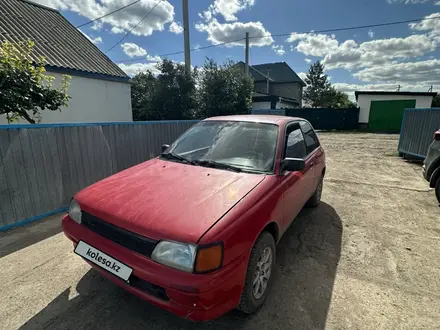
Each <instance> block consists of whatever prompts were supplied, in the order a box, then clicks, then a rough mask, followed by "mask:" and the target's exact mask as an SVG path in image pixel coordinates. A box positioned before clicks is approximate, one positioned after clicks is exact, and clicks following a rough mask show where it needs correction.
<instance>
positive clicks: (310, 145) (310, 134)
mask: <svg viewBox="0 0 440 330" xmlns="http://www.w3.org/2000/svg"><path fill="white" fill-rule="evenodd" d="M299 125H300V127H301V130H302V132H303V134H304V140H305V142H306V149H307V154H309V153H311V152H312V151H313V150H315V149H316V148H317V147H319V141H318V137H317V136H316V133H315V131H314V130H313V128H312V125H310V124H309V123H307V122H305V121H301V122H300V123H299Z"/></svg>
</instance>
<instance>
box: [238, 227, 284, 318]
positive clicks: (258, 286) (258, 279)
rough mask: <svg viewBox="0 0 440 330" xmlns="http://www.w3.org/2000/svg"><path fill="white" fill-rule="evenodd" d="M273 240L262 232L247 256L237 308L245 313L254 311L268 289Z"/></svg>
mask: <svg viewBox="0 0 440 330" xmlns="http://www.w3.org/2000/svg"><path fill="white" fill-rule="evenodd" d="M275 251H276V250H275V240H274V238H273V236H272V235H271V234H270V233H268V232H266V231H265V232H263V233H262V234H261V235H260V237H258V239H257V241H256V242H255V245H254V247H253V248H252V251H251V256H250V258H249V264H248V269H247V272H246V279H245V282H244V287H243V292H242V293H241V299H240V304H239V305H238V309H239V310H241V311H242V312H244V313H246V314H252V313H255V312H256V311H257V310H258V309H259V308H260V307H261V306H262V305H263V303H264V301H265V300H266V297H267V295H268V293H269V290H270V284H271V279H272V273H273V268H274V265H275Z"/></svg>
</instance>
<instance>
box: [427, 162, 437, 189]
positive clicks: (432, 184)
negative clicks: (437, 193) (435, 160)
mask: <svg viewBox="0 0 440 330" xmlns="http://www.w3.org/2000/svg"><path fill="white" fill-rule="evenodd" d="M439 178H440V164H439V166H438V167H437V168H436V169H435V170H434V172H432V174H431V179H430V180H429V187H431V188H435V184H436V182H437V180H438V179H439Z"/></svg>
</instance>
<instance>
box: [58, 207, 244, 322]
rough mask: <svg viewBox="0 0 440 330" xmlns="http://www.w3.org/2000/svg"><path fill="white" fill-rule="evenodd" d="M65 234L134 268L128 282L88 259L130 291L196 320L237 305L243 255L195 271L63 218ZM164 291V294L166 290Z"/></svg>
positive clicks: (242, 269)
mask: <svg viewBox="0 0 440 330" xmlns="http://www.w3.org/2000/svg"><path fill="white" fill-rule="evenodd" d="M62 226H63V230H64V233H65V235H66V236H67V237H68V238H69V239H70V240H72V241H73V242H74V245H76V244H77V243H78V242H79V241H80V240H83V241H84V242H86V243H87V242H88V243H90V244H93V246H94V247H95V248H96V249H98V250H100V251H102V252H104V253H106V254H108V255H110V256H112V257H113V258H115V259H117V260H119V261H120V262H122V263H124V264H126V265H127V266H129V267H131V268H133V273H132V275H131V277H130V280H129V282H128V283H127V282H125V281H123V280H122V279H119V278H118V277H116V276H114V275H113V274H111V273H109V272H107V271H106V270H104V269H103V268H101V267H99V266H97V265H95V264H93V263H91V262H88V263H89V264H90V265H91V266H92V267H93V268H96V269H97V270H99V271H100V272H101V274H102V275H103V276H105V277H107V278H108V279H110V280H111V281H112V282H114V283H116V284H117V285H119V286H121V287H122V288H124V289H125V290H127V291H128V292H131V293H132V294H134V295H136V296H138V297H140V298H142V299H144V300H146V301H148V302H150V303H152V304H154V305H156V306H158V307H161V308H163V309H166V310H168V311H170V312H172V313H174V314H176V315H178V316H181V317H184V318H187V319H190V320H193V321H207V320H212V319H215V318H217V317H219V316H221V315H223V314H225V313H226V312H228V311H230V310H232V309H234V308H235V307H237V305H238V303H239V301H240V296H241V291H242V286H243V283H244V277H245V273H246V265H245V260H244V258H243V257H239V258H236V259H235V260H234V261H232V262H231V263H229V264H228V265H226V266H223V267H222V268H221V269H219V270H217V271H215V272H213V273H209V274H192V273H185V272H183V271H180V270H176V269H172V268H170V267H167V266H164V265H161V264H158V263H156V262H154V261H153V260H151V259H150V258H148V257H146V256H143V255H141V254H138V253H136V252H133V251H131V250H129V249H127V248H125V247H122V246H120V245H118V244H116V243H114V242H112V241H110V240H108V239H107V238H105V237H102V236H100V235H98V234H96V233H94V232H92V231H91V230H89V229H87V228H86V227H85V226H83V225H80V224H78V223H76V222H75V221H73V220H72V219H71V218H70V217H69V216H68V215H66V216H65V217H64V218H63V220H62ZM164 293H165V294H164Z"/></svg>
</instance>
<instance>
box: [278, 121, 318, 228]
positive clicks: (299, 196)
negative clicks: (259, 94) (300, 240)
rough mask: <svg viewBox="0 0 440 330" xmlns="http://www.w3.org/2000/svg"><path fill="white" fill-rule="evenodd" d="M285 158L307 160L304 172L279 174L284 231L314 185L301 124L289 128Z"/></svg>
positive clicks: (291, 125)
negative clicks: (281, 188)
mask: <svg viewBox="0 0 440 330" xmlns="http://www.w3.org/2000/svg"><path fill="white" fill-rule="evenodd" d="M284 141H285V143H284V150H283V156H282V159H284V158H301V159H304V160H305V163H306V164H305V168H304V170H303V171H295V172H288V171H281V172H280V173H279V174H280V176H281V178H282V179H281V180H282V186H283V190H284V192H283V224H284V228H283V229H284V230H285V229H287V227H288V226H289V225H290V223H291V222H292V221H293V219H295V217H296V216H297V215H298V213H299V212H300V211H301V209H302V208H303V206H304V204H305V203H306V202H307V200H308V199H309V198H310V196H311V193H312V189H313V188H312V187H311V186H312V185H313V183H314V179H315V178H314V176H313V167H312V164H311V161H310V159H307V148H306V145H305V142H304V136H303V133H302V131H301V128H300V126H299V123H298V122H296V123H293V124H290V125H288V126H287V128H286V136H285V139H284Z"/></svg>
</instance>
